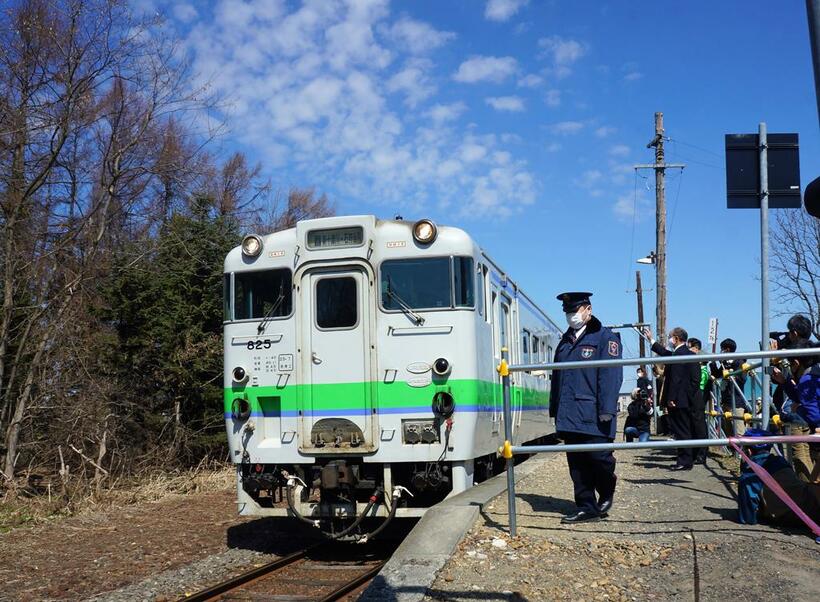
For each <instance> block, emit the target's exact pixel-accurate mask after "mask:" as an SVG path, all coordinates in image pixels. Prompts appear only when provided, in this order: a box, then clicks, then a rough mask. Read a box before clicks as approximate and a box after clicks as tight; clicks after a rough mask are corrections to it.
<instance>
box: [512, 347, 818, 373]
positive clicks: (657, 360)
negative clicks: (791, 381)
mask: <svg viewBox="0 0 820 602" xmlns="http://www.w3.org/2000/svg"><path fill="white" fill-rule="evenodd" d="M805 355H820V349H783V350H778V351H747V352H745V353H702V354H696V355H670V356H656V357H628V358H622V359H612V360H589V361H584V360H579V361H575V362H550V363H546V364H514V365H512V366H509V368H508V369H509V371H510V372H529V371H531V370H572V369H575V368H616V367H619V366H640V365H641V364H694V363H703V362H721V361H724V360H734V359H758V358H764V357H768V358H772V357H778V358H791V357H801V356H805Z"/></svg>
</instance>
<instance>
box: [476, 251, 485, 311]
mask: <svg viewBox="0 0 820 602" xmlns="http://www.w3.org/2000/svg"><path fill="white" fill-rule="evenodd" d="M483 273H484V266H483V265H481V264H480V263H479V264H478V269H477V270H476V272H475V306H476V309H478V315H479V316H482V317H483V316H484V278H483V276H482V274H483Z"/></svg>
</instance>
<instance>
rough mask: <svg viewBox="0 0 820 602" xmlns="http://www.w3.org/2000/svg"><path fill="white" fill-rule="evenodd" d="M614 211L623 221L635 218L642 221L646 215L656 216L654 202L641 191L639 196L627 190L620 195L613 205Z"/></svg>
mask: <svg viewBox="0 0 820 602" xmlns="http://www.w3.org/2000/svg"><path fill="white" fill-rule="evenodd" d="M612 212H613V213H614V214H615V217H616V218H618V220H620V221H623V222H630V221H632V220H633V219H634V220H635V221H636V222H640V221H642V220H643V219H644V218H645V217H648V216H654V211H653V210H652V203H651V202H650V201H649V200H648V199H647V198H646V196H644V194H643V193H640V192H639V193H638V194H637V196H636V195H635V193H634V192H625V193H624V194H622V195H620V196H619V197H618V198H617V199H616V200H615V203H614V204H613V205H612Z"/></svg>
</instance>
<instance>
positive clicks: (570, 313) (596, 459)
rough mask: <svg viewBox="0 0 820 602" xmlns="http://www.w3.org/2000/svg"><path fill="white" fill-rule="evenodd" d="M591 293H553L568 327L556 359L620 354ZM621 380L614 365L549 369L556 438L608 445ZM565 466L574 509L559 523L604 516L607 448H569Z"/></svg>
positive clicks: (610, 481)
mask: <svg viewBox="0 0 820 602" xmlns="http://www.w3.org/2000/svg"><path fill="white" fill-rule="evenodd" d="M591 296H592V293H585V292H568V293H562V294H560V295H558V297H557V299H558V300H559V301H561V303H562V304H563V309H564V313H565V314H566V318H567V324H568V325H569V328H568V329H567V331H566V332H565V333H564V336H563V337H561V341H560V342H559V343H558V347H557V348H556V350H555V361H556V362H576V361H590V362H591V361H594V360H604V359H617V358H620V357H621V340H620V338H619V337H618V335H616V334H615V333H613V332H612V331H611V330H610V329H608V328H605V327H604V326H603V325H602V324H601V321H600V320H598V318H596V317H595V316H593V315H592V304H591V302H590V300H589V298H590V297H591ZM622 382H623V370H622V369H621V368H620V367H617V368H573V369H570V370H553V372H552V379H551V384H550V406H549V411H550V416H552V417H553V418H555V428H556V431H557V432H558V436H559V437H560V438H561V439H562V440H563V441H564V442H565V443H567V444H576V443H612V442H613V441H614V440H615V429H616V415H617V413H618V394H619V392H620V390H621V383H622ZM567 464H569V474H570V477H571V478H572V484H573V487H574V490H575V505H576V506H577V507H578V510H577V512H575V513H574V514H570V515H568V516H565V517H564V518H563V519H562V520H561V522H562V523H579V522H583V521H589V520H597V519H600V518H602V517H605V516H606V515H607V513H608V512H609V510H610V508H611V507H612V500H613V496H614V495H615V482H616V477H615V456H614V455H613V454H612V452H611V451H597V452H570V453H567ZM596 492H597V494H598V497H597V498H596Z"/></svg>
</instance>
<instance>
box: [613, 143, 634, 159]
mask: <svg viewBox="0 0 820 602" xmlns="http://www.w3.org/2000/svg"><path fill="white" fill-rule="evenodd" d="M609 154H610V155H612V156H613V157H626V156H627V155H629V147H628V146H627V145H625V144H616V145H615V146H613V147H612V148H610V149H609Z"/></svg>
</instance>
